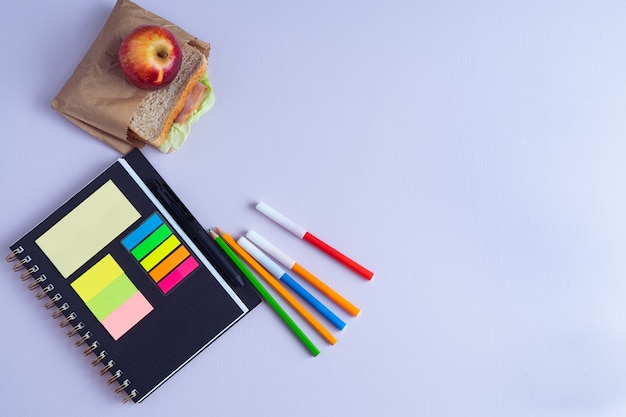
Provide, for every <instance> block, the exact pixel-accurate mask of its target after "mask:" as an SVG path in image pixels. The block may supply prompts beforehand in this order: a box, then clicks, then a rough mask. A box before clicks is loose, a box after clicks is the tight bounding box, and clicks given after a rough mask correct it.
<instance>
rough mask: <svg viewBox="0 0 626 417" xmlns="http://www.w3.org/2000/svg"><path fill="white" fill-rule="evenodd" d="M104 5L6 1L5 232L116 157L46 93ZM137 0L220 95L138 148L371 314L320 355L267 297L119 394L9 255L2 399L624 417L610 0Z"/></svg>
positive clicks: (18, 230) (96, 409)
mask: <svg viewBox="0 0 626 417" xmlns="http://www.w3.org/2000/svg"><path fill="white" fill-rule="evenodd" d="M113 4H114V1H113V0H97V1H90V2H85V1H79V0H73V1H71V0H56V1H53V2H39V1H32V0H30V1H13V2H10V3H6V2H5V4H3V5H2V6H0V10H1V12H2V13H1V14H2V16H3V22H4V23H3V25H2V29H0V32H1V33H2V35H3V42H2V45H3V48H2V51H3V52H2V56H3V59H2V62H3V63H2V70H1V71H2V76H1V77H0V87H1V90H2V95H3V98H2V100H0V123H1V125H2V126H3V134H2V141H3V143H4V145H3V151H2V153H1V155H2V156H1V158H2V162H1V165H0V166H1V169H2V171H1V174H2V175H0V185H1V189H0V191H1V192H2V195H3V198H2V200H3V203H2V204H1V205H0V210H1V213H0V214H1V215H0V219H1V220H0V221H1V222H2V223H1V226H0V242H2V244H3V245H4V246H5V247H7V246H8V245H9V244H11V243H13V241H14V240H15V239H16V238H18V237H19V236H20V235H22V234H23V233H25V232H26V231H27V230H28V229H29V228H30V227H31V226H33V225H34V224H35V223H37V222H38V221H39V220H41V219H42V218H44V217H45V216H46V215H47V214H49V212H51V211H52V210H53V209H54V208H55V207H57V206H58V205H60V204H61V203H62V202H63V201H65V199H67V198H68V197H69V196H70V195H71V194H73V193H74V192H75V191H77V190H78V189H79V188H80V187H81V186H83V185H84V184H85V183H86V182H87V181H88V180H89V179H90V178H92V177H94V176H95V175H97V174H98V173H99V172H100V171H101V170H103V169H104V168H105V167H107V166H108V165H109V164H110V163H112V162H113V161H114V160H115V159H116V158H117V157H118V154H117V153H116V151H114V150H113V149H111V148H109V147H107V146H105V145H103V144H101V143H100V142H98V141H97V140H95V139H93V138H91V137H89V136H88V135H87V134H86V133H84V132H83V131H81V130H79V129H78V128H76V127H75V126H73V125H72V124H70V123H69V122H68V121H66V120H65V119H63V118H62V117H61V116H60V115H58V114H56V113H55V112H54V111H52V110H51V109H50V107H49V103H50V101H51V99H52V98H53V97H54V95H55V94H56V93H57V91H58V90H59V89H60V88H61V86H62V85H63V84H64V83H65V81H66V79H67V78H68V77H69V75H70V74H71V72H72V71H73V69H74V67H75V66H76V65H77V63H78V62H79V61H80V59H81V58H82V56H83V54H84V53H85V52H86V50H87V48H88V47H89V45H90V44H91V42H92V41H93V39H94V38H95V36H96V35H97V33H98V31H99V30H100V28H101V26H102V24H103V23H104V21H105V19H106V17H107V16H108V13H109V11H110V10H111V8H112V7H113ZM139 4H140V5H142V6H143V7H146V8H148V9H150V10H151V11H153V12H155V13H157V14H160V15H161V16H163V17H165V18H167V19H170V20H172V21H173V22H175V23H177V24H179V25H180V26H183V27H184V28H185V29H187V30H188V31H190V32H192V33H194V34H196V35H197V36H198V37H200V38H202V39H204V40H207V41H209V42H211V44H212V52H211V57H210V62H209V74H210V77H211V79H212V81H213V83H214V86H215V91H216V95H217V103H216V106H215V108H214V109H213V110H211V112H209V113H208V114H207V115H206V116H205V117H204V118H203V119H202V120H201V121H200V123H199V124H197V125H195V126H194V127H193V133H192V137H191V138H190V140H189V142H188V143H187V144H186V145H185V147H184V148H183V150H182V151H180V152H178V153H174V154H170V155H161V154H159V153H158V152H156V151H153V150H150V149H148V150H147V151H146V156H147V157H148V159H149V160H150V161H151V162H152V163H153V164H154V165H155V166H156V167H157V169H158V170H159V171H160V172H161V174H162V175H163V176H164V177H165V178H166V179H167V180H168V181H169V183H170V184H171V186H172V187H173V188H174V189H175V190H176V191H177V192H178V194H179V195H180V197H181V198H183V199H184V200H185V202H186V203H187V205H188V207H189V208H190V209H191V210H192V211H193V212H194V213H195V214H196V217H198V219H199V220H200V221H201V222H202V223H203V224H204V225H206V226H207V227H208V226H214V225H218V226H220V227H222V228H224V229H225V230H227V231H230V232H231V233H232V234H234V235H239V234H240V233H242V232H244V231H245V230H247V229H249V228H253V229H255V230H257V231H258V232H260V233H262V234H264V235H265V236H266V237H267V238H269V239H271V240H273V241H274V242H275V243H276V244H278V245H279V246H281V247H282V248H283V249H284V250H285V251H287V252H288V253H290V254H291V255H292V256H293V257H295V258H297V259H298V260H299V261H300V262H301V263H302V264H303V265H304V266H306V267H308V268H309V269H311V270H312V271H313V272H314V273H316V274H317V275H318V276H319V277H320V278H322V279H324V280H325V281H326V282H328V283H329V284H331V285H332V286H333V287H334V288H335V289H337V290H338V291H339V292H341V293H343V294H344V295H345V296H346V297H347V298H349V299H350V300H351V301H353V302H354V304H356V305H358V306H359V307H361V309H362V310H363V313H362V314H361V316H360V317H358V318H356V319H355V318H350V317H348V316H346V315H345V314H342V311H341V310H338V309H335V310H337V311H338V313H339V314H340V316H341V317H342V318H344V319H345V320H346V322H347V323H348V326H347V328H346V329H345V330H344V331H343V332H336V335H337V337H338V339H339V341H338V343H337V344H336V345H335V346H329V345H327V344H326V343H325V342H324V341H323V340H322V339H321V338H320V337H319V336H318V335H317V334H316V333H314V332H313V331H312V330H311V329H310V328H309V327H307V326H306V325H305V324H302V325H303V328H304V329H305V331H306V332H307V334H309V336H310V337H311V338H312V340H313V341H314V342H315V343H316V344H317V345H318V346H319V347H320V349H321V354H320V356H319V357H317V358H311V357H310V356H309V355H308V353H307V351H306V350H305V349H304V348H303V347H302V346H301V345H300V344H299V343H298V341H297V340H296V339H295V338H294V337H293V335H292V334H291V333H290V332H289V331H288V330H287V329H286V328H285V326H284V325H283V324H282V323H281V322H280V321H279V319H278V318H277V317H276V316H275V314H274V313H273V312H272V311H271V309H270V308H269V307H268V305H266V304H264V305H261V306H260V307H259V308H258V309H256V310H255V311H253V312H252V313H251V314H250V315H249V316H248V317H247V318H246V319H245V320H244V321H243V322H241V323H240V324H238V325H237V326H236V327H235V328H234V329H232V330H231V331H229V332H228V333H227V334H226V335H225V336H224V337H223V338H221V339H220V340H218V341H217V342H216V343H215V344H214V345H212V346H211V347H210V348H209V349H208V350H206V351H205V352H204V353H203V354H201V355H200V356H199V357H198V358H196V359H195V360H194V361H193V362H192V363H191V364H190V365H189V366H188V367H186V368H185V369H183V370H182V371H181V372H180V373H179V374H178V375H176V376H175V377H174V378H173V379H172V380H170V381H169V382H167V383H166V384H165V385H164V386H163V387H161V388H160V389H159V390H157V391H156V393H155V394H153V395H152V396H151V397H150V398H148V399H147V400H146V401H145V402H144V403H143V404H141V405H126V406H122V405H121V404H120V397H119V396H118V397H116V396H115V395H114V394H113V389H112V388H110V387H108V386H107V385H106V381H105V378H100V377H99V376H98V375H97V370H94V369H92V368H91V366H90V365H89V362H90V359H88V358H84V357H83V356H82V354H81V352H82V350H81V349H77V348H75V347H74V346H73V345H74V343H73V340H70V339H68V338H67V337H66V336H65V331H63V330H61V329H60V328H58V326H57V325H56V323H55V321H54V320H52V319H51V318H50V312H49V311H46V310H44V309H43V307H42V305H43V303H42V302H39V301H37V300H36V299H35V298H34V294H33V293H30V292H29V291H28V290H27V289H26V285H25V284H24V283H22V282H21V281H20V280H19V278H18V277H17V276H16V274H14V273H13V272H11V270H10V267H9V266H8V265H6V266H5V267H3V268H2V269H0V274H1V275H2V278H3V279H2V280H1V281H2V283H1V290H0V291H1V293H2V302H0V317H2V320H1V321H0V323H1V324H0V326H1V328H0V334H2V340H3V341H2V343H0V358H2V359H1V360H0V363H1V364H2V366H1V372H2V378H0V399H1V400H2V402H1V406H0V407H1V408H2V410H3V414H6V415H11V416H43V415H50V416H60V415H64V416H79V415H80V416H84V415H90V416H111V415H116V416H123V415H138V414H141V415H150V416H152V417H157V416H170V415H190V416H191V415H211V416H245V415H255V416H268V415H276V416H295V415H298V416H301V417H308V416H339V415H343V416H357V415H362V416H376V415H385V416H445V417H447V416H477V417H486V416H532V417H542V416H594V417H598V416H623V415H624V414H626V320H625V318H626V303H625V302H624V300H625V299H626V256H624V254H625V253H626V193H625V188H626V187H625V184H624V178H626V164H625V163H624V160H625V159H626V140H625V139H626V117H625V116H626V82H625V79H626V47H625V46H624V45H625V43H626V25H625V24H624V16H625V15H626V4H625V3H624V2H621V1H599V2H585V1H548V2H546V1H515V2H497V1H430V2H425V1H405V2H400V1H380V2H374V1H364V2H357V1H351V2H347V1H338V2H337V1H323V0H319V1H315V2H289V1H283V2H280V1H268V2H252V1H250V2H246V1H235V2H215V1H192V0H178V1H176V2H173V1H148V0H145V1H143V2H140V3H139ZM259 199H263V200H264V201H266V202H267V203H268V204H271V205H273V206H275V207H276V208H278V209H280V210H281V211H283V212H284V213H285V214H287V215H289V216H290V217H292V218H293V219H294V220H296V221H298V222H299V223H301V224H303V225H305V226H307V227H309V229H310V230H311V231H312V232H314V233H316V234H317V235H319V236H320V237H322V238H325V239H326V240H328V241H329V242H330V243H332V244H334V245H336V246H337V247H338V248H339V249H341V250H343V251H344V252H346V253H347V254H349V255H352V256H353V257H354V258H356V259H357V260H359V261H361V262H362V263H364V264H365V265H366V266H367V267H369V268H370V269H372V270H374V271H375V272H376V277H375V278H374V280H373V281H372V282H367V281H365V280H363V279H362V278H360V277H358V276H356V275H355V274H353V273H351V272H349V271H347V270H346V269H345V268H343V267H341V266H339V265H338V264H336V263H334V262H333V261H331V260H329V259H328V258H327V257H325V256H323V255H321V254H319V253H317V252H316V251H315V250H313V249H311V248H310V247H307V246H306V245H305V244H303V243H302V242H300V241H298V240H297V239H295V238H294V237H292V236H291V235H289V234H288V233H287V232H285V231H284V230H283V229H281V228H279V227H278V226H275V225H274V224H272V223H271V222H270V221H268V220H266V219H265V218H264V217H263V216H261V215H260V214H259V213H257V212H256V211H255V210H254V209H252V204H253V203H254V202H256V201H257V200H259ZM191 319H192V318H190V320H191ZM299 322H300V323H301V321H299Z"/></svg>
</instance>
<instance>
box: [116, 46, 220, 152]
mask: <svg viewBox="0 0 626 417" xmlns="http://www.w3.org/2000/svg"><path fill="white" fill-rule="evenodd" d="M181 49H182V56H183V58H182V62H181V66H180V69H179V71H178V74H177V75H176V77H175V78H174V79H173V81H172V82H171V83H170V84H169V85H168V86H167V87H164V88H161V89H157V90H152V91H149V92H148V93H147V94H146V95H145V96H144V97H143V99H142V100H141V101H140V102H139V104H138V105H137V107H136V108H135V109H134V111H133V112H132V115H131V118H130V122H129V124H128V132H127V137H128V139H129V140H132V141H139V142H143V143H146V144H148V145H151V146H153V147H155V148H157V149H159V150H160V151H161V152H165V153H167V152H171V151H172V150H177V149H180V147H181V146H182V145H183V143H184V142H185V140H186V139H187V136H188V135H189V132H190V127H191V124H192V123H194V122H195V121H197V120H198V119H199V118H200V116H202V115H203V114H204V113H206V112H207V111H208V110H209V109H210V108H211V107H212V106H213V103H214V102H215V96H214V94H213V88H212V86H211V83H210V81H209V79H208V76H207V74H206V72H207V58H206V57H205V55H203V54H202V53H201V52H200V51H199V50H198V49H196V48H194V47H192V46H190V45H189V44H187V43H184V44H182V45H181Z"/></svg>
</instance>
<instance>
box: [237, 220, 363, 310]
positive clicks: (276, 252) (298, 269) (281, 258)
mask: <svg viewBox="0 0 626 417" xmlns="http://www.w3.org/2000/svg"><path fill="white" fill-rule="evenodd" d="M246 237H247V238H248V239H250V240H251V241H252V242H253V243H254V244H255V245H257V246H258V247H260V248H261V249H263V250H264V251H265V252H267V253H268V254H269V255H270V256H271V257H272V258H274V259H276V260H277V261H278V262H280V263H281V264H283V265H284V266H285V267H287V268H289V269H291V270H292V271H293V272H295V273H296V274H298V275H300V276H301V277H302V278H304V279H305V280H307V281H308V282H309V284H311V285H313V286H314V287H315V288H317V289H318V290H319V291H320V292H321V293H322V294H324V295H325V296H327V297H328V298H329V299H331V300H332V301H333V302H335V304H337V305H338V306H339V307H341V308H343V309H344V310H346V311H347V312H348V313H350V314H352V315H353V316H355V317H356V316H358V315H359V313H360V312H361V310H359V309H358V308H357V307H355V306H354V305H353V304H352V303H351V302H350V301H348V300H346V299H345V298H344V297H343V296H342V295H341V294H339V293H338V292H337V291H335V290H333V289H332V288H331V287H329V286H328V285H326V284H325V283H324V282H323V281H322V280H320V279H319V278H317V277H316V276H315V275H313V274H312V273H310V272H309V271H308V270H306V269H305V268H304V267H303V266H302V265H300V264H299V263H297V262H296V261H295V260H293V258H291V257H290V256H288V255H287V254H286V253H285V252H283V251H282V250H280V249H278V248H277V247H276V246H275V245H274V244H272V243H271V242H270V241H268V240H267V239H265V238H264V237H263V236H261V235H260V234H258V233H257V232H255V231H254V230H250V231H248V233H246Z"/></svg>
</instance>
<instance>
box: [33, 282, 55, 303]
mask: <svg viewBox="0 0 626 417" xmlns="http://www.w3.org/2000/svg"><path fill="white" fill-rule="evenodd" d="M52 290H54V285H53V284H48V285H46V286H45V287H43V289H42V290H41V291H39V292H38V293H37V295H35V297H36V298H37V299H38V300H41V299H42V298H44V297H45V296H46V295H48V293H49V292H50V291H52Z"/></svg>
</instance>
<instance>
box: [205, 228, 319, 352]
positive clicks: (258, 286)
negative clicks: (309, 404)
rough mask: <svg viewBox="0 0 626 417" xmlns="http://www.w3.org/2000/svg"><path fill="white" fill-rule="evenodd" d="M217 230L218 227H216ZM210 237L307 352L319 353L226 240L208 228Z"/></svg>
mask: <svg viewBox="0 0 626 417" xmlns="http://www.w3.org/2000/svg"><path fill="white" fill-rule="evenodd" d="M218 230H219V229H218ZM209 233H210V234H211V237H212V238H213V239H215V241H216V242H217V244H218V245H219V246H220V248H222V249H223V250H224V252H225V253H226V255H228V257H229V258H230V259H231V260H232V261H233V263H234V264H235V265H237V268H239V269H240V270H241V272H242V273H243V275H244V276H245V277H246V278H247V279H248V281H250V283H251V284H252V286H253V287H254V288H255V289H256V290H257V291H258V292H259V294H261V297H263V299H264V300H265V301H267V303H268V304H269V305H270V306H271V307H272V308H273V309H274V311H276V313H277V314H278V315H279V316H280V318H282V319H283V321H284V322H285V324H287V326H289V328H290V329H291V331H293V332H294V333H295V335H296V336H298V338H299V339H300V341H301V342H302V343H303V344H304V345H305V346H306V347H307V349H308V350H309V352H311V354H313V356H317V355H319V353H320V351H319V349H318V348H317V347H316V346H315V345H314V344H313V342H311V340H310V339H309V338H308V337H307V336H306V335H305V334H304V332H303V331H302V329H300V327H298V325H297V324H296V323H295V322H294V321H293V319H292V318H291V317H289V315H288V314H287V312H286V311H285V310H283V308H282V307H281V306H280V304H278V302H277V301H276V300H275V299H274V297H272V295H271V294H270V293H269V292H268V291H267V290H266V289H265V287H264V286H263V285H262V284H261V283H260V282H259V280H257V279H256V277H255V276H254V275H253V274H252V272H250V270H249V269H248V268H247V267H246V266H245V265H244V263H243V262H242V261H241V259H239V257H238V256H237V255H236V254H235V252H233V250H232V249H231V248H230V246H228V244H227V243H226V242H224V240H223V239H222V238H221V237H220V236H219V235H218V234H217V233H215V232H214V231H213V230H209Z"/></svg>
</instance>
